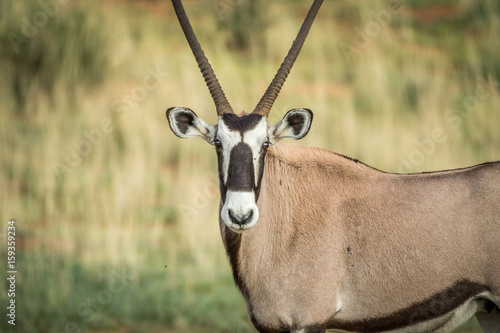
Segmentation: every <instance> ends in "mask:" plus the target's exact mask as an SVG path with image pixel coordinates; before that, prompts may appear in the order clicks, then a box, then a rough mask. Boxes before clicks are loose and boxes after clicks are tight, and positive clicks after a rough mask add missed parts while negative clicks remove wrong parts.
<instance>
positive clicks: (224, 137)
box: [217, 117, 267, 186]
mask: <svg viewBox="0 0 500 333" xmlns="http://www.w3.org/2000/svg"><path fill="white" fill-rule="evenodd" d="M217 136H218V138H219V140H220V142H221V143H222V149H223V154H224V155H223V156H224V161H223V166H222V168H223V173H222V174H223V177H224V183H226V182H227V174H228V170H229V156H230V154H231V150H232V149H233V147H234V146H236V145H237V144H238V143H239V142H241V141H243V142H245V143H246V144H247V145H248V146H249V147H250V148H251V149H252V155H253V166H254V172H255V181H256V182H257V181H258V174H259V165H258V163H259V155H260V150H261V149H262V144H263V143H264V142H265V141H266V140H267V121H266V118H264V117H262V120H261V121H260V122H259V123H258V124H257V125H256V126H255V127H254V128H252V129H251V130H249V131H246V132H244V133H243V137H241V134H240V132H239V131H234V130H231V129H229V128H228V127H227V126H226V124H225V123H224V121H222V120H221V117H219V126H218V131H217ZM255 186H257V184H255Z"/></svg>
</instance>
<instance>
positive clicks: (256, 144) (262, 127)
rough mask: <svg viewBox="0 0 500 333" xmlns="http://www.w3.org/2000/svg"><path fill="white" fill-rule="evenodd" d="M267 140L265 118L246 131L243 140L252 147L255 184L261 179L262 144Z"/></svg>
mask: <svg viewBox="0 0 500 333" xmlns="http://www.w3.org/2000/svg"><path fill="white" fill-rule="evenodd" d="M266 140H267V122H266V119H265V118H262V120H261V121H260V122H259V124H258V125H257V126H255V128H253V129H252V130H250V131H248V132H246V133H244V136H243V142H245V143H246V144H247V145H248V146H250V148H251V149H252V155H253V170H254V173H255V186H257V182H258V181H259V169H260V167H259V157H260V151H261V149H262V144H263V143H264V142H266Z"/></svg>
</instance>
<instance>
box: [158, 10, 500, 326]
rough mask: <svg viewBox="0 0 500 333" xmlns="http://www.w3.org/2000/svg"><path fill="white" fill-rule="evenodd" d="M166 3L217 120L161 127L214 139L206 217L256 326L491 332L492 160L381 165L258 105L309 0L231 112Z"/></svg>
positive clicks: (495, 256)
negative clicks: (386, 168) (251, 95)
mask: <svg viewBox="0 0 500 333" xmlns="http://www.w3.org/2000/svg"><path fill="white" fill-rule="evenodd" d="M172 3H173V6H174V8H175V12H176V14H177V17H178V19H179V22H180V25H181V27H182V29H183V31H184V34H185V36H186V39H187V41H188V43H189V45H190V47H191V49H192V51H193V54H194V56H195V58H196V61H197V62H198V66H199V68H200V70H201V73H202V75H203V77H204V79H205V82H206V84H207V86H208V89H209V90H210V94H211V95H212V98H213V100H214V102H215V108H216V111H217V115H218V122H217V124H216V125H208V124H207V123H206V122H205V121H203V120H202V119H200V118H199V117H198V116H197V115H196V114H195V113H194V112H193V111H192V110H190V109H188V108H184V107H174V108H170V109H168V110H167V119H168V122H169V125H170V128H171V129H172V131H173V132H174V133H175V134H176V135H177V136H179V137H181V138H189V137H200V138H202V139H204V140H205V141H207V142H208V143H209V144H211V145H213V146H215V151H216V153H217V161H218V171H219V173H218V174H219V185H220V194H221V200H220V214H219V224H220V231H221V236H222V241H223V243H224V246H225V249H226V252H227V255H228V258H229V263H230V265H231V268H232V272H233V276H234V280H235V283H236V285H237V287H238V288H239V290H240V291H241V293H242V295H243V297H244V298H245V301H246V304H247V309H248V313H249V316H250V318H251V320H252V323H253V324H254V326H255V327H256V328H257V330H258V331H259V332H265V333H279V332H296V333H298V332H304V333H312V332H326V330H331V331H333V332H391V333H396V332H398V333H399V332H414V333H417V332H450V331H452V330H454V329H455V328H456V327H458V326H459V325H460V324H462V323H463V322H464V321H466V320H467V319H468V318H470V317H472V316H473V315H476V317H477V319H478V321H479V324H480V325H481V327H482V328H483V330H484V332H486V333H499V332H500V309H499V307H500V162H491V163H484V164H480V165H476V166H473V167H469V168H464V169H456V170H448V171H439V172H431V173H419V174H392V173H386V172H382V171H379V170H377V169H374V168H371V167H369V166H367V165H365V164H363V163H361V162H358V161H356V160H353V159H350V158H347V157H345V156H342V155H339V154H336V153H334V152H330V151H327V150H324V149H320V148H309V147H300V146H291V145H285V144H278V141H280V140H281V139H283V138H291V139H301V138H302V137H304V136H305V135H306V134H307V133H308V131H309V128H310V126H311V122H312V119H313V114H312V112H311V111H310V110H308V109H304V108H299V109H293V110H290V111H288V113H286V114H285V116H284V117H283V119H281V121H279V122H278V123H277V124H276V125H274V126H268V124H267V118H268V115H269V112H270V110H271V107H272V105H273V103H274V101H275V99H276V97H277V96H278V93H279V91H280V89H281V87H282V85H283V83H284V82H285V79H286V77H287V75H288V73H289V72H290V69H291V68H292V65H293V63H294V61H295V59H296V58H297V55H298V54H299V51H300V49H301V47H302V45H303V43H304V41H305V38H306V36H307V34H308V32H309V29H310V27H311V25H312V22H313V20H314V18H315V16H316V13H317V12H318V10H319V8H320V6H321V3H322V0H315V1H314V3H313V5H312V7H311V9H310V10H309V12H308V14H307V16H306V18H305V21H304V23H303V25H302V27H301V28H300V31H299V33H298V35H297V38H296V40H295V41H294V42H293V44H292V47H291V49H290V51H289V53H288V55H287V56H286V57H285V59H284V61H283V63H282V65H281V67H280V68H279V70H278V72H277V74H276V76H275V77H274V79H273V80H272V82H271V84H270V85H269V87H268V88H267V90H266V92H265V93H264V96H263V97H262V99H261V100H260V101H259V103H258V104H257V106H256V108H255V109H254V111H253V112H252V113H250V114H242V115H237V114H235V113H234V111H233V109H232V108H231V106H230V104H229V102H228V101H227V99H226V97H225V95H224V92H223V91H222V88H221V86H220V84H219V82H218V80H217V78H216V76H215V73H214V72H213V70H212V67H211V66H210V64H209V62H208V59H207V58H206V57H205V54H204V52H203V50H202V48H201V46H200V44H199V42H198V40H197V38H196V36H195V34H194V32H193V29H192V27H191V25H190V23H189V20H188V18H187V15H186V13H185V11H184V8H183V6H182V3H181V1H180V0H172Z"/></svg>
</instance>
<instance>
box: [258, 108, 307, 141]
mask: <svg viewBox="0 0 500 333" xmlns="http://www.w3.org/2000/svg"><path fill="white" fill-rule="evenodd" d="M312 120H313V113H312V112H311V110H309V109H293V110H290V111H288V112H287V113H286V114H285V116H284V117H283V119H281V120H280V121H279V122H278V123H277V124H276V125H275V126H271V127H269V129H268V136H269V141H270V142H271V144H275V143H277V142H278V141H280V140H281V139H283V138H291V139H294V140H299V139H302V138H303V137H304V136H306V134H307V132H309V129H310V128H311V123H312Z"/></svg>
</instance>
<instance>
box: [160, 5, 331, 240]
mask: <svg viewBox="0 0 500 333" xmlns="http://www.w3.org/2000/svg"><path fill="white" fill-rule="evenodd" d="M321 2H322V1H316V2H315V3H314V5H313V6H312V8H311V10H310V11H309V13H308V15H307V17H306V19H305V21H304V24H303V25H302V28H301V29H300V31H299V33H298V35H297V38H296V40H295V41H294V43H293V45H292V47H291V49H290V51H289V53H288V55H287V56H286V58H285V60H284V61H283V63H282V65H281V67H280V69H279V70H278V73H277V74H276V76H275V77H274V79H273V81H272V82H271V84H270V85H269V87H268V88H267V90H266V92H265V93H264V96H263V97H262V99H261V100H260V102H259V103H258V105H257V106H256V108H255V110H254V111H253V112H252V113H250V114H247V115H242V116H238V115H236V114H235V113H234V111H233V109H232V107H231V105H230V104H229V102H228V101H227V99H226V96H225V95H224V92H223V91H222V88H221V87H220V84H219V81H218V80H217V77H216V76H215V73H214V72H213V70H212V67H211V66H210V64H209V62H208V60H207V58H206V57H205V54H204V52H203V50H202V49H201V46H200V44H199V42H198V40H197V38H196V36H195V34H194V32H193V29H192V28H191V25H190V23H189V20H188V18H187V15H186V13H185V11H184V8H183V6H182V3H181V2H180V1H173V4H174V9H175V11H176V14H177V17H178V18H179V22H180V23H181V26H182V29H183V31H184V34H185V35H186V39H187V41H188V43H189V45H190V46H191V49H192V51H193V54H194V56H195V58H196V60H197V62H198V66H199V67H200V70H201V72H202V74H203V77H204V78H205V82H206V83H207V86H208V88H209V90H210V93H211V95H212V98H213V100H214V102H215V106H216V110H217V115H218V117H219V119H218V123H217V125H208V124H207V123H206V122H205V121H203V120H202V119H200V118H199V117H198V116H197V115H196V114H195V113H194V112H193V111H192V110H190V109H188V108H183V107H174V108H170V109H168V110H167V119H168V122H169V124H170V128H171V129H172V131H173V132H174V133H175V135H177V136H178V137H181V138H190V137H200V138H202V139H204V140H205V141H207V142H208V143H210V144H211V145H213V146H215V151H216V152H217V160H218V168H219V184H220V192H221V199H222V204H223V206H222V208H221V213H220V216H221V219H222V220H223V221H224V223H225V225H226V226H228V227H229V228H230V229H231V230H233V231H235V232H243V231H245V230H248V229H249V228H251V227H253V226H254V225H255V224H256V223H257V220H258V218H259V209H258V208H257V200H258V199H259V192H260V184H261V181H262V176H263V173H264V163H265V158H266V153H267V149H268V148H269V146H271V145H273V144H275V143H277V142H278V141H280V140H281V139H283V138H292V139H296V140H297V139H301V138H303V137H304V136H305V135H306V134H307V132H308V131H309V128H310V127H311V122H312V118H313V115H312V112H311V111H310V110H308V109H293V110H290V111H288V113H287V114H286V115H285V116H284V117H283V119H282V120H281V121H279V122H278V123H277V124H276V125H275V126H268V124H267V117H268V115H269V112H270V110H271V107H272V105H273V103H274V101H275V99H276V97H277V96H278V93H279V91H280V89H281V86H282V85H283V83H284V82H285V79H286V77H287V76H288V73H289V72H290V70H291V67H292V65H293V63H294V62H295V59H296V58H297V56H298V54H299V51H300V49H301V47H302V45H303V43H304V41H305V38H306V36H307V33H308V32H309V28H310V27H311V24H312V22H313V20H314V17H315V16H316V13H317V11H318V10H319V7H320V5H321Z"/></svg>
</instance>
